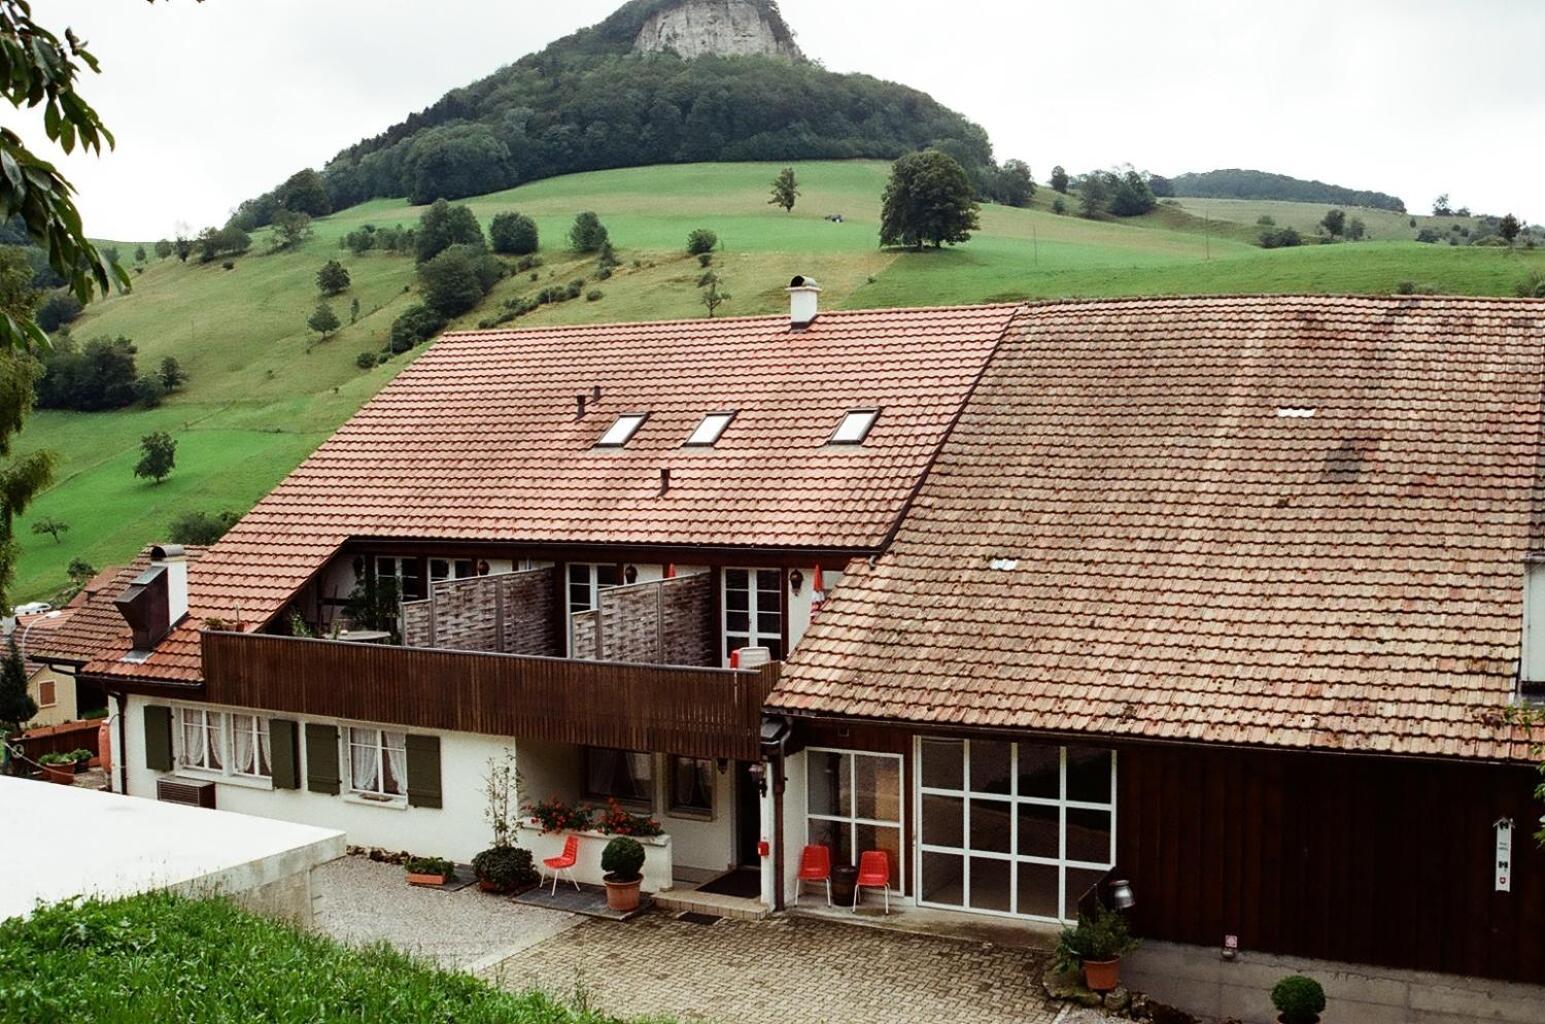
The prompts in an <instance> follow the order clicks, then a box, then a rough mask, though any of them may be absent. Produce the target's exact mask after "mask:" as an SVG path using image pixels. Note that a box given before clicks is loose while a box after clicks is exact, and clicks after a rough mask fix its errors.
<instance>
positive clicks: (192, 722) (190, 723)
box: [180, 711, 204, 768]
mask: <svg viewBox="0 0 1545 1024" xmlns="http://www.w3.org/2000/svg"><path fill="white" fill-rule="evenodd" d="M203 715H204V713H203V712H202V711H182V712H180V716H181V718H182V763H183V764H185V765H187V766H189V767H190V768H202V767H203V766H204V721H203Z"/></svg>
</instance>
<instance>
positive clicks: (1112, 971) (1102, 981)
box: [1084, 957, 1121, 992]
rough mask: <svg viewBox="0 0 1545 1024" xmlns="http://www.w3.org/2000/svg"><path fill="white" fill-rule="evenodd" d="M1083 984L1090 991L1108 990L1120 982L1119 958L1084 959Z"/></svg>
mask: <svg viewBox="0 0 1545 1024" xmlns="http://www.w3.org/2000/svg"><path fill="white" fill-rule="evenodd" d="M1084 984H1085V985H1088V986H1089V989H1090V991H1092V992H1109V991H1111V990H1112V989H1114V988H1116V987H1117V986H1118V985H1120V984H1121V958H1120V957H1117V958H1116V959H1115V960H1085V961H1084Z"/></svg>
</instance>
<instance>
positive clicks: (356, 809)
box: [113, 697, 515, 862]
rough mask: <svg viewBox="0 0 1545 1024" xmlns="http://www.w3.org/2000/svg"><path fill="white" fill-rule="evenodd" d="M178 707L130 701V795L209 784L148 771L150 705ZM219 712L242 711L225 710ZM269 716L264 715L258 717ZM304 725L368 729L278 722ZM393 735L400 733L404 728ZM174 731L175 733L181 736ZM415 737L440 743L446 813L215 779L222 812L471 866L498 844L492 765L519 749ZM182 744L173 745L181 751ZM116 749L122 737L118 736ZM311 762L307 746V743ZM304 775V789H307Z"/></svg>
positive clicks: (500, 740) (468, 739) (494, 740)
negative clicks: (166, 783) (166, 779)
mask: <svg viewBox="0 0 1545 1024" xmlns="http://www.w3.org/2000/svg"><path fill="white" fill-rule="evenodd" d="M178 703H179V702H176V701H165V700H149V699H146V698H143V697H130V698H129V702H128V709H127V716H126V720H125V725H126V729H125V737H126V741H127V745H128V750H127V754H128V759H127V760H126V761H124V762H123V763H124V764H126V765H127V767H128V784H129V793H130V794H132V795H134V796H143V797H149V798H152V799H153V798H154V797H155V794H156V780H157V779H158V778H161V777H163V775H167V774H170V775H172V776H174V777H178V778H188V779H190V780H195V781H203V780H205V779H207V778H209V776H207V775H202V774H199V773H195V772H188V773H186V774H183V773H179V772H172V773H163V772H156V771H151V770H150V769H148V768H146V767H145V724H144V708H145V706H146V705H147V704H172V705H173V706H176V705H177V704H178ZM218 710H238V711H239V710H240V709H225V708H221V709H218ZM254 713H257V714H262V712H254ZM268 717H280V718H285V719H291V720H294V721H297V722H301V723H304V722H307V721H316V722H321V723H323V724H327V725H339V724H353V725H369V724H371V723H368V722H352V723H340V722H338V721H337V720H333V719H317V718H310V719H308V718H306V717H305V716H299V715H289V714H285V715H275V714H273V713H268ZM390 728H396V729H401V727H400V726H394V727H390ZM174 731H175V730H174ZM410 731H412V732H415V733H423V734H426V735H438V736H439V737H440V779H441V794H442V801H443V803H444V807H441V808H429V807H408V806H406V805H405V804H402V805H398V804H391V805H383V804H376V803H369V802H365V801H361V800H358V799H355V798H351V797H349V796H347V795H340V796H328V795H326V794H322V793H311V792H308V791H306V790H305V789H304V788H302V789H299V790H275V789H272V788H271V787H268V786H266V785H261V784H256V783H248V782H247V781H245V780H242V781H221V780H220V779H216V783H217V793H216V806H217V807H218V808H219V809H220V810H224V811H236V812H238V813H241V814H250V815H255V816H258V817H263V818H276V819H278V820H280V821H291V822H296V823H299V824H304V825H316V826H319V827H322V828H333V829H339V830H341V831H343V832H344V833H345V834H346V835H347V837H348V842H349V844H350V845H354V846H379V847H383V848H386V849H390V850H406V851H408V852H410V853H414V854H419V855H423V856H437V857H449V858H452V859H454V860H458V861H463V862H466V861H470V860H471V859H472V858H473V857H474V856H476V855H477V854H478V853H480V852H481V851H483V850H485V849H487V848H488V846H489V845H490V844H491V843H492V840H493V834H492V832H491V831H490V829H489V827H488V823H487V821H486V820H485V818H484V810H485V807H486V799H485V796H484V793H483V787H484V781H483V780H484V778H485V776H486V775H487V772H488V761H489V759H490V758H502V757H503V756H504V751H505V750H506V749H510V750H514V749H515V741H513V740H511V739H508V738H504V737H497V736H476V735H471V734H468V733H444V732H435V731H434V730H432V729H414V730H410ZM175 742H176V738H175V737H174V743H175ZM113 743H114V746H115V748H116V746H117V743H118V736H117V732H116V730H115V731H114V736H113ZM301 747H302V758H303V759H304V748H305V743H304V742H302V743H301ZM304 778H305V775H304V771H303V772H302V780H303V781H302V786H304Z"/></svg>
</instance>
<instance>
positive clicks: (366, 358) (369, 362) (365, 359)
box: [354, 352, 376, 370]
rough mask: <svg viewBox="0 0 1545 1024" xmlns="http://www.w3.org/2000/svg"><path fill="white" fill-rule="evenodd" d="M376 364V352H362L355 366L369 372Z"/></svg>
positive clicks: (355, 361)
mask: <svg viewBox="0 0 1545 1024" xmlns="http://www.w3.org/2000/svg"><path fill="white" fill-rule="evenodd" d="M375 364H376V354H375V353H374V352H361V353H360V354H359V357H358V358H357V359H355V360H354V365H355V366H357V367H359V368H360V369H361V370H368V369H370V368H371V367H372V366H374V365H375Z"/></svg>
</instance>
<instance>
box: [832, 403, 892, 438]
mask: <svg viewBox="0 0 1545 1024" xmlns="http://www.w3.org/2000/svg"><path fill="white" fill-rule="evenodd" d="M879 418H880V410H878V409H854V410H853V411H852V412H850V413H848V414H847V415H846V416H844V417H842V422H841V423H839V424H837V429H836V430H835V431H834V432H833V433H832V436H831V441H830V443H831V444H863V443H864V439H865V438H866V437H868V436H869V431H870V430H872V429H874V421H875V420H877V419H879Z"/></svg>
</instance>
